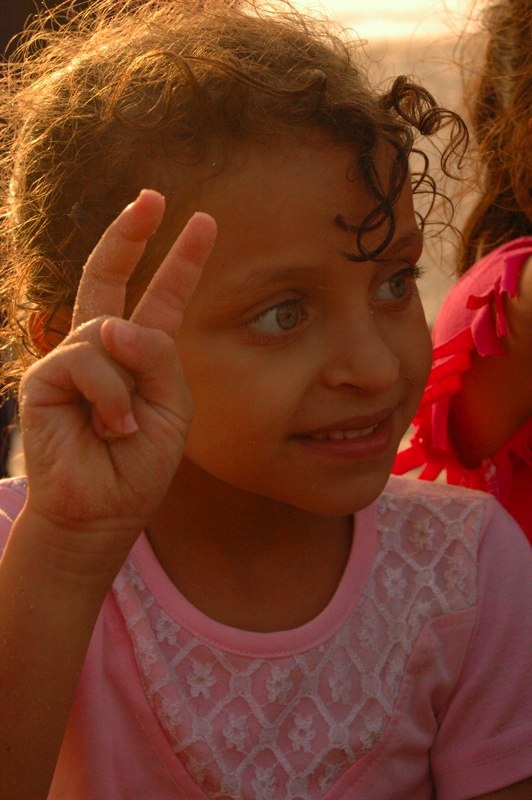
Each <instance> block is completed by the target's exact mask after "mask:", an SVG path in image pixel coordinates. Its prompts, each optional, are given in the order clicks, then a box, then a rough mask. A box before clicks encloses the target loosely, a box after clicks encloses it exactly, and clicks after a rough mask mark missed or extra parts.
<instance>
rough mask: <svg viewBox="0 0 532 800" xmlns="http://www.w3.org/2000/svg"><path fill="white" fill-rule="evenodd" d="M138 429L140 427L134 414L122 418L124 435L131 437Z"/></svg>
mask: <svg viewBox="0 0 532 800" xmlns="http://www.w3.org/2000/svg"><path fill="white" fill-rule="evenodd" d="M138 429H139V426H138V425H137V420H136V419H135V417H134V416H133V414H131V413H130V414H126V416H125V417H123V418H122V432H123V433H124V434H126V435H129V434H130V433H135V432H136V431H138Z"/></svg>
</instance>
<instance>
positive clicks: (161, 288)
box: [131, 211, 216, 338]
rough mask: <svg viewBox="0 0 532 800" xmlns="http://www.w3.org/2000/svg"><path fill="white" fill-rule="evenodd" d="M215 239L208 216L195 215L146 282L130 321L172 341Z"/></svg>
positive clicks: (211, 222)
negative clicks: (158, 331) (169, 337)
mask: <svg viewBox="0 0 532 800" xmlns="http://www.w3.org/2000/svg"><path fill="white" fill-rule="evenodd" d="M215 238H216V222H215V221H214V219H213V218H212V217H211V216H210V215H209V214H205V213H203V212H200V211H198V212H196V213H195V214H194V215H193V216H192V217H191V218H190V219H189V221H188V222H187V224H186V225H185V227H184V228H183V230H182V231H181V233H180V235H179V236H178V238H177V239H176V241H175V242H174V244H173V245H172V247H171V248H170V250H169V252H168V254H167V255H166V257H165V259H164V261H163V262H162V264H161V266H160V267H159V269H158V270H157V272H156V273H155V275H154V276H153V278H152V280H151V281H150V283H149V285H148V287H147V289H146V291H145V292H144V294H143V295H142V297H141V298H140V300H139V302H138V304H137V306H136V308H135V310H134V311H133V313H132V315H131V321H132V322H135V323H137V324H138V325H144V326H145V327H147V328H158V329H159V330H162V331H164V332H165V333H167V334H168V335H169V336H171V337H172V338H173V337H174V336H175V334H176V333H177V331H178V329H179V326H180V325H181V320H182V317H183V311H184V310H185V307H186V305H187V303H188V301H189V300H190V298H191V296H192V294H193V292H194V289H195V288H196V285H197V283H198V281H199V278H200V275H201V270H202V268H203V266H204V264H205V262H206V261H207V259H208V257H209V255H210V252H211V250H212V248H213V245H214V241H215Z"/></svg>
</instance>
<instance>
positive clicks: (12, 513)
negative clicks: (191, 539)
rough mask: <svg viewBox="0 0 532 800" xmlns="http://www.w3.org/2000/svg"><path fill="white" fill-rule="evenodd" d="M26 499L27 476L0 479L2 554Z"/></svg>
mask: <svg viewBox="0 0 532 800" xmlns="http://www.w3.org/2000/svg"><path fill="white" fill-rule="evenodd" d="M25 499H26V479H25V478H7V479H5V480H0V555H1V554H2V553H3V552H4V548H5V546H6V542H7V537H8V536H9V533H10V531H11V526H12V525H13V521H14V520H15V519H16V517H17V516H18V515H19V514H20V511H21V510H22V506H23V505H24V501H25Z"/></svg>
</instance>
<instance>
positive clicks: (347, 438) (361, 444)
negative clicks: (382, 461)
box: [296, 412, 394, 461]
mask: <svg viewBox="0 0 532 800" xmlns="http://www.w3.org/2000/svg"><path fill="white" fill-rule="evenodd" d="M393 434H394V425H393V419H392V413H391V412H387V414H386V416H385V417H384V418H383V417H382V415H380V420H379V421H377V422H373V423H372V424H369V425H368V424H365V425H364V426H363V427H362V426H361V425H360V421H359V420H357V424H356V426H355V425H353V421H351V422H349V425H347V424H345V423H342V424H341V427H340V425H338V426H335V427H331V428H330V429H328V430H327V429H321V430H317V431H314V432H312V433H308V434H304V435H301V436H298V437H296V438H297V440H298V441H299V442H301V444H303V445H305V447H307V448H308V449H309V450H311V451H314V452H315V453H317V454H322V455H328V456H333V457H337V456H340V457H343V458H348V459H354V460H362V461H366V460H368V459H371V458H377V457H379V456H382V455H383V454H384V453H385V452H386V451H388V450H389V449H390V447H391V446H392V444H393V441H394V435H393Z"/></svg>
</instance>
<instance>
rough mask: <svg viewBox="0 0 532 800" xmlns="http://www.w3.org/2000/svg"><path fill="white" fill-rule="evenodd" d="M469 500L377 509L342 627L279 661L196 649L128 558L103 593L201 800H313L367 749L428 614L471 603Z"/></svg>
mask: <svg viewBox="0 0 532 800" xmlns="http://www.w3.org/2000/svg"><path fill="white" fill-rule="evenodd" d="M476 505H477V503H471V502H469V503H468V504H465V503H463V501H460V500H458V501H457V500H456V499H453V498H450V499H448V500H447V501H444V504H443V505H442V498H441V495H440V496H439V498H438V499H437V500H436V501H434V503H430V502H429V501H428V500H427V498H425V497H420V498H417V497H416V496H415V493H414V494H413V496H412V497H404V498H399V499H396V498H395V497H394V496H392V495H391V494H384V495H382V496H381V498H380V500H379V503H378V508H379V510H378V513H379V541H380V544H379V548H378V551H377V557H376V560H375V562H374V565H373V568H372V571H371V574H370V577H369V580H368V582H367V584H366V587H365V589H364V591H363V594H362V596H361V598H360V601H359V603H358V604H357V605H356V607H355V609H354V612H353V614H352V615H351V617H350V618H349V619H348V621H347V623H346V624H345V625H344V626H343V627H342V628H340V630H339V631H338V632H337V633H336V634H335V635H334V636H333V637H332V638H331V639H330V641H328V642H327V643H326V644H322V645H320V646H317V647H315V648H313V649H310V650H308V651H306V652H299V653H294V654H293V655H289V656H286V657H282V658H275V659H264V658H254V657H252V658H248V657H244V656H239V655H235V654H233V653H229V652H223V651H222V650H220V649H217V648H216V647H214V646H211V645H210V644H205V643H203V642H202V641H200V640H199V639H198V638H196V637H195V636H193V635H191V634H190V633H189V632H188V631H187V630H185V629H184V628H182V627H181V626H180V625H179V624H178V623H177V622H175V621H174V620H173V619H171V618H170V617H169V616H168V614H167V613H166V612H165V611H164V610H163V609H162V608H161V607H160V606H159V605H158V604H157V603H156V602H155V600H154V598H153V596H152V595H151V594H150V593H149V591H148V589H147V587H146V585H145V583H144V581H143V579H142V577H141V576H140V574H139V573H138V571H137V569H136V568H135V565H134V564H133V562H132V560H128V562H126V565H125V566H124V569H123V570H122V572H121V574H120V575H119V577H118V579H117V581H116V583H115V594H116V597H117V600H118V603H119V605H120V607H121V610H122V613H123V615H124V618H125V621H126V625H127V628H128V630H129V633H130V636H131V640H132V643H133V648H134V652H135V658H136V661H137V664H138V668H139V671H140V674H141V678H142V682H143V685H144V690H145V692H146V695H147V698H148V700H149V703H150V705H151V708H152V709H153V712H154V714H155V715H156V717H157V719H158V720H159V722H160V724H161V726H162V728H163V729H164V731H165V733H166V736H167V737H168V740H169V741H170V743H171V746H172V748H173V750H174V751H175V753H176V754H177V756H178V757H179V759H181V761H182V763H183V765H184V766H185V768H186V769H187V770H188V772H189V774H190V775H191V776H192V777H193V779H194V781H195V782H196V783H197V784H198V786H199V787H201V788H202V790H203V791H204V792H205V794H206V795H207V796H208V797H210V798H234V800H275V799H276V798H279V797H283V798H286V800H298V798H305V799H306V800H307V799H308V800H314V798H319V797H321V796H323V795H324V794H325V793H326V792H327V790H328V789H330V787H331V785H332V784H333V783H334V781H335V780H336V779H337V778H338V776H339V775H340V774H341V773H342V772H344V771H345V770H346V769H347V768H348V767H349V766H350V765H352V764H353V763H355V762H356V761H357V759H359V758H360V757H361V756H363V755H364V754H365V753H367V752H368V751H369V750H370V749H371V748H372V747H373V746H374V745H375V744H376V743H377V742H378V741H379V739H380V737H381V735H382V732H383V730H384V728H385V726H386V724H387V723H388V721H389V720H390V718H391V715H392V712H393V708H394V703H395V701H396V698H397V695H398V692H399V688H400V683H401V679H402V676H403V674H404V669H405V664H406V660H407V658H408V657H409V655H410V653H411V652H412V650H413V648H414V644H415V642H416V639H417V637H418V635H419V633H420V631H421V628H422V627H423V625H424V624H425V622H427V621H428V620H430V619H431V618H434V617H435V616H438V615H441V614H445V613H448V612H450V611H452V610H456V609H460V608H465V607H468V606H470V605H471V604H472V603H474V601H475V563H476V539H477V530H476V529H477V528H478V517H479V515H478V514H477V513H475V506H476Z"/></svg>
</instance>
